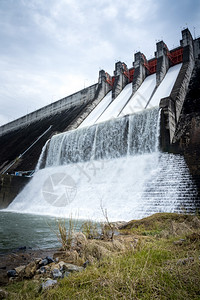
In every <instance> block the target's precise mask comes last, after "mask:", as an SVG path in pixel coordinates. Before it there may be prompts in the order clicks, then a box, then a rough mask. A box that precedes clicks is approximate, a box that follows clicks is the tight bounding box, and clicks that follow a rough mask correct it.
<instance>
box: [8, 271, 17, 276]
mask: <svg viewBox="0 0 200 300" xmlns="http://www.w3.org/2000/svg"><path fill="white" fill-rule="evenodd" d="M7 275H8V277H15V276H17V272H16V271H15V270H8V271H7Z"/></svg>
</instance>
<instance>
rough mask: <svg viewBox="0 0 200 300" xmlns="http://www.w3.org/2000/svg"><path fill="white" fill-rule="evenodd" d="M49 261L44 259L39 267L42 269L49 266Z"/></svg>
mask: <svg viewBox="0 0 200 300" xmlns="http://www.w3.org/2000/svg"><path fill="white" fill-rule="evenodd" d="M48 263H49V262H48V259H47V258H45V259H42V260H41V261H40V262H39V266H40V267H42V266H46V265H48Z"/></svg>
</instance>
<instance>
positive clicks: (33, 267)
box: [24, 261, 37, 278]
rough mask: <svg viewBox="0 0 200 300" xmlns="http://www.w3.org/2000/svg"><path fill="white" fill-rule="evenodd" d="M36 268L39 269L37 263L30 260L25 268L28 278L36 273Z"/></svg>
mask: <svg viewBox="0 0 200 300" xmlns="http://www.w3.org/2000/svg"><path fill="white" fill-rule="evenodd" d="M36 270H37V265H36V263H35V262H34V261H33V262H30V263H29V264H28V265H27V266H26V268H25V271H24V276H25V277H26V278H31V277H33V276H34V275H35V272H36Z"/></svg>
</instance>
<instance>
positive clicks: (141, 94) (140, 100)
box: [119, 74, 158, 117]
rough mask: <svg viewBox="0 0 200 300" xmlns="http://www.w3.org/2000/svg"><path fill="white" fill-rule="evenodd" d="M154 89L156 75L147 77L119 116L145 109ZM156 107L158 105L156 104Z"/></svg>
mask: <svg viewBox="0 0 200 300" xmlns="http://www.w3.org/2000/svg"><path fill="white" fill-rule="evenodd" d="M155 87H156V74H152V75H150V76H148V77H147V78H146V79H145V80H144V82H143V83H142V85H141V86H140V87H139V89H138V90H137V92H136V93H135V94H134V95H133V96H132V97H131V99H130V100H129V101H128V103H127V104H126V105H125V107H124V108H123V110H122V111H121V113H120V115H119V116H120V117H121V116H125V115H128V114H132V113H135V112H138V111H141V110H143V109H145V108H146V106H147V104H148V102H149V100H150V97H151V95H152V93H153V91H154V89H155ZM157 106H158V104H157Z"/></svg>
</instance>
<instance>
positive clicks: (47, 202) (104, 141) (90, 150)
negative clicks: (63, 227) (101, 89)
mask: <svg viewBox="0 0 200 300" xmlns="http://www.w3.org/2000/svg"><path fill="white" fill-rule="evenodd" d="M158 129H159V110H158V108H156V109H150V110H145V111H143V112H141V113H137V114H134V115H131V116H126V117H123V118H118V119H117V120H110V121H108V122H105V123H101V124H96V125H94V126H90V127H86V128H81V129H78V130H74V131H70V132H66V133H63V134H59V135H56V136H54V137H53V138H52V139H51V141H50V144H49V146H48V155H47V158H46V166H45V168H44V169H41V170H39V171H38V172H37V173H36V174H35V176H34V177H33V179H32V181H31V182H30V183H29V184H28V185H27V186H26V187H25V189H24V190H23V191H22V192H21V193H20V194H19V195H18V196H17V197H16V199H15V200H14V201H13V202H12V204H11V205H10V206H9V208H8V210H10V211H18V212H24V213H35V214H47V215H54V216H62V217H69V216H70V215H72V216H73V217H76V218H80V219H92V220H103V219H104V217H103V214H102V208H103V209H107V212H108V217H109V219H110V220H112V221H116V220H130V219H133V218H135V219H137V218H141V217H144V216H146V215H149V214H151V213H154V212H160V211H165V212H166V211H168V212H174V211H179V212H180V211H181V209H182V208H183V207H184V208H185V209H190V210H192V204H191V203H190V201H189V200H190V199H191V191H192V193H193V196H194V197H195V193H196V192H195V187H194V185H193V183H192V180H191V178H190V176H189V172H188V170H187V167H186V165H185V163H184V160H183V158H182V157H181V156H177V155H168V154H163V153H160V152H159V150H158V143H157V140H158V132H159V130H158ZM186 180H187V188H186V187H185V181H186ZM183 189H184V191H185V189H187V190H188V191H189V192H190V193H189V192H188V193H185V194H184V195H183ZM188 203H189V204H188ZM188 205H189V207H188ZM186 206H187V207H186Z"/></svg>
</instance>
